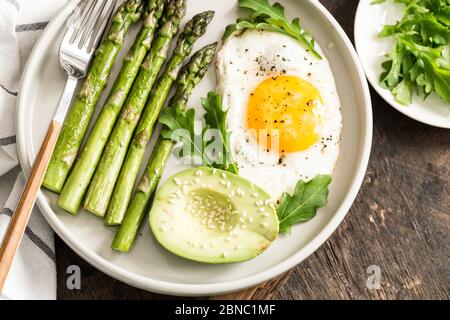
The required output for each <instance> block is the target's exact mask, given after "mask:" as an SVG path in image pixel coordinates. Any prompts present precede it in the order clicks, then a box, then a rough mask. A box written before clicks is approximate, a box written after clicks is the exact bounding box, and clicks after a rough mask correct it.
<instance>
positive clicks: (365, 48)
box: [355, 0, 450, 129]
mask: <svg viewBox="0 0 450 320" xmlns="http://www.w3.org/2000/svg"><path fill="white" fill-rule="evenodd" d="M371 3H372V0H361V1H360V2H359V5H358V10H357V12H356V18H355V44H356V50H357V51H358V54H359V57H360V59H361V63H362V65H363V67H364V70H365V72H366V76H367V79H368V80H369V82H370V84H371V85H372V86H373V88H374V89H375V90H376V91H377V92H378V94H379V95H380V96H381V97H382V98H383V99H384V100H385V101H386V102H387V103H389V104H390V105H391V106H393V107H394V108H395V109H397V110H398V111H400V112H401V113H403V114H405V115H407V116H408V117H410V118H412V119H415V120H417V121H420V122H423V123H426V124H429V125H431V126H435V127H440V128H446V129H450V105H448V104H447V103H445V102H444V101H443V100H442V99H440V98H439V97H438V96H437V95H435V94H432V95H430V96H429V97H428V98H427V99H426V100H424V96H423V94H421V95H420V96H417V95H415V96H414V99H413V103H412V104H411V105H409V106H405V105H403V104H401V103H399V102H397V101H396V99H395V97H394V96H393V95H392V93H391V91H389V90H387V89H385V88H383V87H381V85H380V81H379V79H380V75H381V73H382V71H383V68H382V67H381V63H382V62H383V61H385V60H386V57H385V55H386V54H387V53H388V52H389V51H390V50H391V49H392V48H393V46H394V42H393V40H392V39H391V38H380V37H378V33H379V32H380V31H381V30H382V29H383V26H384V25H385V24H395V22H396V21H398V20H399V19H401V17H402V15H403V8H404V6H403V5H401V4H395V3H392V2H391V1H387V2H386V3H382V4H377V5H372V4H371ZM449 90H450V89H449Z"/></svg>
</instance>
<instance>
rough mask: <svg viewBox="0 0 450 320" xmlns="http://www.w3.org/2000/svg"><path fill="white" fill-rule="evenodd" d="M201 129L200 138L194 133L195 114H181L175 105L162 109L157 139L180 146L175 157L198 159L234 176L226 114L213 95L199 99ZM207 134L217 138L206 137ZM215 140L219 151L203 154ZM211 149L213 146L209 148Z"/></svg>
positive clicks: (189, 110) (206, 164) (188, 112)
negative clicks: (202, 121)
mask: <svg viewBox="0 0 450 320" xmlns="http://www.w3.org/2000/svg"><path fill="white" fill-rule="evenodd" d="M202 107H203V109H204V111H205V114H204V116H203V119H204V127H203V130H202V132H201V134H197V133H196V132H195V110H194V109H192V108H191V109H188V110H186V111H184V110H182V109H181V107H180V106H178V105H175V106H172V107H169V108H166V109H164V111H163V113H162V115H161V117H160V120H159V121H160V122H161V123H162V124H163V125H164V128H163V130H162V132H161V135H162V136H163V137H164V138H166V139H172V140H174V141H175V142H178V143H179V144H180V147H178V148H177V149H176V150H175V154H176V155H177V156H179V157H201V159H202V162H203V165H204V166H207V167H212V168H217V169H221V170H226V171H229V172H231V173H234V174H237V173H238V171H239V170H238V167H237V165H236V163H235V162H234V160H233V158H232V152H231V147H230V132H228V131H227V128H226V119H227V111H224V110H223V107H222V98H221V97H220V95H219V94H217V93H216V92H210V93H208V97H207V98H204V99H202ZM211 132H213V133H217V134H212V135H211V134H210V133H211ZM215 139H219V140H220V141H218V142H219V143H218V144H217V145H218V146H220V147H221V148H220V149H221V150H215V151H218V153H216V154H214V155H211V154H209V153H208V152H207V149H208V147H209V146H212V143H214V142H216V140H215ZM212 147H213V146H212Z"/></svg>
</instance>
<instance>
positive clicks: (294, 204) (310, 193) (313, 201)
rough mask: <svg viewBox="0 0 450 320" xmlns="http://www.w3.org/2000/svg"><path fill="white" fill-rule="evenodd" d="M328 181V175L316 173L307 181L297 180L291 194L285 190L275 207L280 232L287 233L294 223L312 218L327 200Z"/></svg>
mask: <svg viewBox="0 0 450 320" xmlns="http://www.w3.org/2000/svg"><path fill="white" fill-rule="evenodd" d="M330 183H331V176H330V175H317V176H316V177H314V179H312V180H310V181H308V182H305V181H303V180H300V181H298V183H297V185H296V187H295V191H294V194H293V195H289V194H288V193H286V192H285V193H284V194H283V195H282V196H281V200H280V203H279V205H278V208H277V215H278V220H279V221H280V232H281V233H288V232H290V230H291V228H292V226H293V225H294V224H297V223H301V222H306V221H309V220H311V219H312V218H314V217H315V216H316V213H317V209H318V208H321V207H324V206H325V205H326V204H327V202H328V200H327V198H328V185H329V184H330Z"/></svg>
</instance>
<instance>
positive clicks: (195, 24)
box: [105, 11, 214, 225]
mask: <svg viewBox="0 0 450 320" xmlns="http://www.w3.org/2000/svg"><path fill="white" fill-rule="evenodd" d="M213 16H214V12H213V11H206V12H203V13H200V14H198V15H196V16H194V18H193V19H192V20H191V21H190V22H189V23H188V24H187V25H186V27H185V29H184V31H183V33H182V35H181V36H180V38H179V40H178V43H177V47H176V48H175V52H174V54H173V56H172V58H171V60H170V61H169V63H168V65H167V68H166V72H165V73H164V74H163V75H162V77H161V78H160V79H159V82H158V86H157V87H156V88H155V89H154V90H153V91H152V92H151V94H150V98H149V101H148V103H147V105H146V107H145V109H144V112H143V114H142V118H141V120H140V121H139V124H138V126H137V129H136V133H135V134H134V137H133V141H132V142H131V145H130V148H129V150H128V153H127V157H126V159H125V161H124V163H123V167H122V169H121V170H120V175H119V178H118V180H117V183H116V186H115V188H114V192H113V193H112V197H111V202H110V204H109V207H108V211H107V214H106V218H105V224H107V225H117V224H120V223H122V220H123V217H124V216H125V212H126V210H127V206H128V203H129V201H130V197H131V193H132V190H133V186H134V182H135V180H136V176H137V174H138V170H139V167H140V165H141V162H142V158H143V156H144V153H145V147H146V146H147V143H148V141H149V140H150V137H151V135H152V132H153V127H154V124H155V122H156V120H157V119H158V116H159V112H160V111H161V108H162V106H163V105H164V101H165V100H166V97H167V95H168V93H169V91H170V88H171V86H172V84H173V82H174V81H175V80H176V78H177V76H178V73H179V71H180V69H181V66H182V64H183V61H184V59H185V58H186V57H187V56H188V55H189V54H190V53H191V51H192V47H193V44H194V42H195V41H196V40H197V39H198V38H199V37H201V36H202V35H203V34H204V33H205V31H206V28H207V26H208V24H209V22H210V21H211V19H212V18H213Z"/></svg>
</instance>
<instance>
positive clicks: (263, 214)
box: [261, 212, 269, 217]
mask: <svg viewBox="0 0 450 320" xmlns="http://www.w3.org/2000/svg"><path fill="white" fill-rule="evenodd" d="M261 215H262V216H263V217H268V216H269V214H268V213H267V212H264V213H262V214H261Z"/></svg>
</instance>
